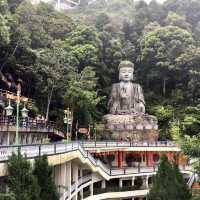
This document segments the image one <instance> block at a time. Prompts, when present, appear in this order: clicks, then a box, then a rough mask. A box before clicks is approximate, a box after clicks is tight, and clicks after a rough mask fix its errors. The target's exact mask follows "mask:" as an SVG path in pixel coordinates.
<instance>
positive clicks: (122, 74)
mask: <svg viewBox="0 0 200 200" xmlns="http://www.w3.org/2000/svg"><path fill="white" fill-rule="evenodd" d="M133 72H134V69H133V68H131V67H122V68H120V70H119V80H120V81H124V82H130V81H132V80H133Z"/></svg>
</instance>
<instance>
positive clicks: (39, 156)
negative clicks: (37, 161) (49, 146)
mask: <svg viewBox="0 0 200 200" xmlns="http://www.w3.org/2000/svg"><path fill="white" fill-rule="evenodd" d="M40 156H41V144H40V145H39V157H40Z"/></svg>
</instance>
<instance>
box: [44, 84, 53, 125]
mask: <svg viewBox="0 0 200 200" xmlns="http://www.w3.org/2000/svg"><path fill="white" fill-rule="evenodd" d="M52 94H53V87H52V88H51V91H50V93H49V95H48V99H47V111H46V118H45V121H46V122H47V121H48V120H49V108H50V104H51V99H52Z"/></svg>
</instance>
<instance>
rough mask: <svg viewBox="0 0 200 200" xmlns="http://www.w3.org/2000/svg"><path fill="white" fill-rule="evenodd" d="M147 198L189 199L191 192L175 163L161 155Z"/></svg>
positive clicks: (154, 199)
mask: <svg viewBox="0 0 200 200" xmlns="http://www.w3.org/2000/svg"><path fill="white" fill-rule="evenodd" d="M147 199H148V200H160V199H162V200H184V199H185V200H189V199H191V193H190V191H189V189H188V188H187V184H186V183H185V182H184V179H183V177H182V175H181V173H180V171H179V169H178V167H177V166H176V165H175V164H171V163H170V162H169V161H168V159H167V156H166V155H163V156H162V158H161V161H160V164H159V168H158V172H157V174H156V175H155V177H154V178H153V186H152V188H151V189H150V191H149V194H148V195H147Z"/></svg>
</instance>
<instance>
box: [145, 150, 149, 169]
mask: <svg viewBox="0 0 200 200" xmlns="http://www.w3.org/2000/svg"><path fill="white" fill-rule="evenodd" d="M148 153H149V152H148V151H146V152H145V160H146V166H147V167H148V166H149V158H148Z"/></svg>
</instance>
